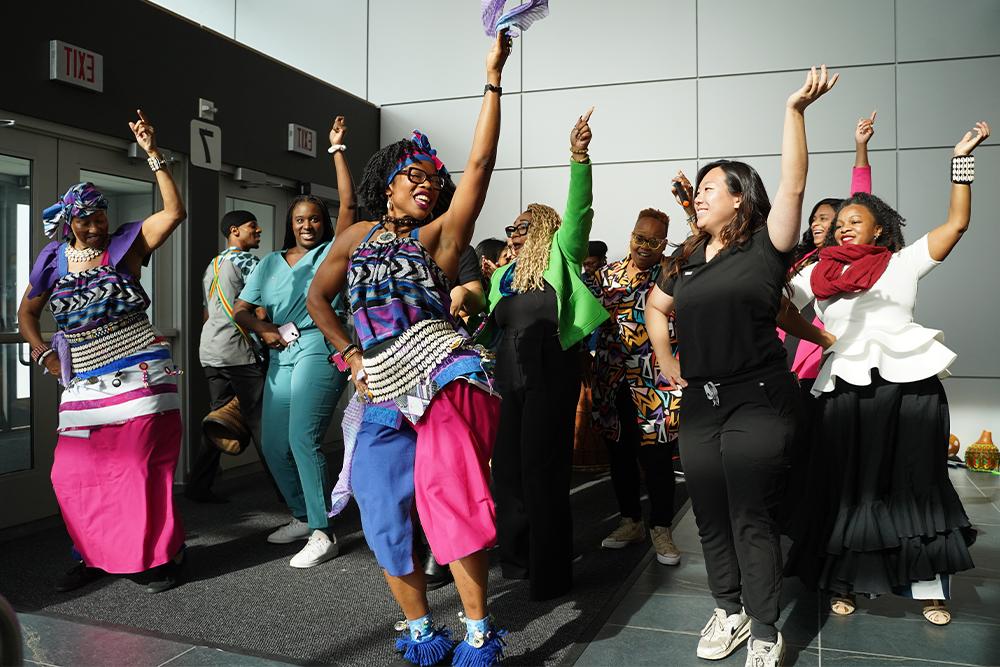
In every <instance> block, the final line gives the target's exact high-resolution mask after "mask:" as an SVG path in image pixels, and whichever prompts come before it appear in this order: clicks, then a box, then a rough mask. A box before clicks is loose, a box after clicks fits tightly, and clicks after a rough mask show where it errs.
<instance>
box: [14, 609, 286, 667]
mask: <svg viewBox="0 0 1000 667" xmlns="http://www.w3.org/2000/svg"><path fill="white" fill-rule="evenodd" d="M17 618H18V621H20V623H21V634H22V635H23V637H24V662H25V664H26V665H50V666H56V667H91V666H94V667H96V666H98V665H101V666H111V665H142V666H143V667H154V666H156V667H161V666H162V665H168V664H169V665H171V667H187V666H191V667H194V666H196V665H205V666H212V667H224V666H230V665H231V666H234V667H235V666H237V665H239V666H241V667H242V666H246V667H267V666H269V665H285V664H287V663H283V662H275V661H273V660H265V659H263V658H258V657H255V656H249V655H240V654H237V653H228V652H226V651H220V650H219V649H215V648H209V647H206V646H192V645H191V644H185V643H182V642H176V641H170V640H168V639H161V638H159V637H151V636H148V635H142V634H136V633H133V632H128V631H126V630H124V629H111V628H106V627H101V626H97V625H88V624H84V623H77V622H74V621H69V620H65V619H62V618H56V617H53V616H41V615H38V614H18V616H17Z"/></svg>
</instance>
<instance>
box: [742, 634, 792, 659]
mask: <svg viewBox="0 0 1000 667" xmlns="http://www.w3.org/2000/svg"><path fill="white" fill-rule="evenodd" d="M784 657H785V640H784V639H782V637H781V633H780V632H779V633H778V641H777V642H775V643H773V644H772V643H771V642H762V641H760V640H758V639H754V638H753V637H751V638H750V643H749V644H748V645H747V662H746V665H745V667H778V665H780V664H781V659H782V658H784Z"/></svg>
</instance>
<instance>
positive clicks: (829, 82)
mask: <svg viewBox="0 0 1000 667" xmlns="http://www.w3.org/2000/svg"><path fill="white" fill-rule="evenodd" d="M839 78H840V74H834V75H833V76H829V75H828V74H827V71H826V65H821V66H820V69H819V71H817V70H816V67H815V65H814V66H813V67H811V68H810V69H809V72H808V73H807V74H806V82H805V83H804V84H802V87H801V88H799V89H798V90H796V91H795V92H794V93H792V94H791V95H789V96H788V102H787V103H786V104H787V105H788V107H789V108H790V109H795V110H796V111H799V112H800V113H801V112H803V111H805V110H806V107H807V106H809V105H810V104H812V103H813V102H815V101H816V100H818V99H819V98H820V97H822V96H823V95H825V94H826V93H827V92H829V91H830V89H831V88H833V86H834V85H835V84H836V83H837V80H838V79H839Z"/></svg>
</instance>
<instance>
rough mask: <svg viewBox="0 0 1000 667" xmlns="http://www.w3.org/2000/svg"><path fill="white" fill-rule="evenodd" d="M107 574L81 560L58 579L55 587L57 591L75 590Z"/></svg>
mask: <svg viewBox="0 0 1000 667" xmlns="http://www.w3.org/2000/svg"><path fill="white" fill-rule="evenodd" d="M105 574H107V573H106V572H105V571H104V570H100V569H98V568H96V567H87V566H86V565H84V564H83V563H82V562H79V563H77V564H76V565H74V566H73V567H71V568H70V569H69V570H67V571H66V573H65V574H63V575H61V576H60V577H59V578H58V579H56V585H55V589H56V592H57V593H68V592H69V591H75V590H76V589H78V588H81V587H83V586H86V585H87V584H89V583H90V582H92V581H96V580H98V579H100V578H101V577H103V576H104V575H105Z"/></svg>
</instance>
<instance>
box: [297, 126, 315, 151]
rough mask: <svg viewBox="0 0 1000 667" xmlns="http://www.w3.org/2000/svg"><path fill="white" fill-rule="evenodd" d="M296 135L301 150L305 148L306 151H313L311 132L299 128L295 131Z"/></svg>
mask: <svg viewBox="0 0 1000 667" xmlns="http://www.w3.org/2000/svg"><path fill="white" fill-rule="evenodd" d="M296 134H298V135H299V140H298V144H299V146H301V147H302V148H305V149H306V150H307V151H311V150H312V149H313V135H312V132H309V131H308V130H305V129H303V128H301V127H300V128H298V130H297V131H296Z"/></svg>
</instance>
